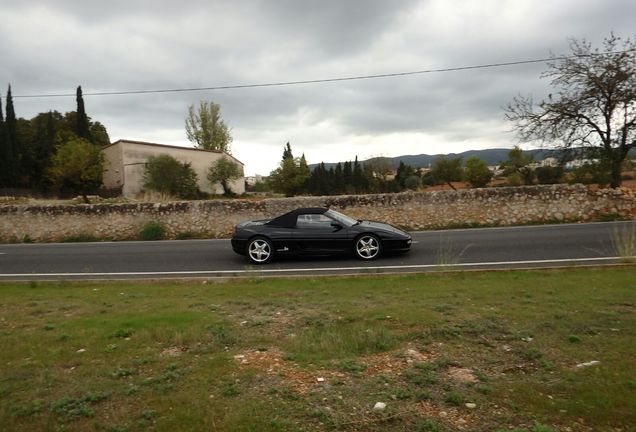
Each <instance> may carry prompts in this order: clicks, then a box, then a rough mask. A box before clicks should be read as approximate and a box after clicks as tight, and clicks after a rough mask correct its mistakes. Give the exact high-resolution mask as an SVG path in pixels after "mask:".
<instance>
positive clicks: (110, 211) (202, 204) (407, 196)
mask: <svg viewBox="0 0 636 432" xmlns="http://www.w3.org/2000/svg"><path fill="white" fill-rule="evenodd" d="M322 206H327V207H330V208H333V209H335V210H338V211H342V212H344V213H346V214H348V215H350V216H352V217H355V218H359V219H372V220H382V221H386V222H389V223H391V224H394V225H397V226H400V227H403V228H406V229H414V230H421V229H439V228H458V227H473V226H508V225H524V224H535V223H536V224H539V223H554V222H576V221H582V222H586V221H595V220H614V219H636V194H635V193H634V191H633V190H630V189H603V190H595V191H592V190H588V188H586V187H585V186H583V185H553V186H526V187H505V188H487V189H467V190H458V191H435V192H405V193H398V194H374V195H343V196H335V197H333V196H329V197H294V198H276V199H264V200H244V199H232V200H213V201H180V202H170V203H156V204H153V203H126V204H86V205H84V204H82V205H39V206H34V205H0V241H1V242H22V241H34V242H50V241H61V240H65V239H66V240H68V239H71V238H94V239H104V240H130V239H136V238H138V234H139V231H140V229H141V228H142V227H143V226H144V225H145V224H147V223H148V222H157V223H159V224H161V225H163V227H164V228H165V232H166V237H167V238H179V237H184V236H194V237H228V236H229V235H230V233H231V231H232V228H233V226H234V225H235V224H237V223H238V222H241V221H243V220H250V219H266V218H270V217H273V216H276V215H278V214H281V213H284V212H286V211H289V210H292V209H295V208H298V207H322Z"/></svg>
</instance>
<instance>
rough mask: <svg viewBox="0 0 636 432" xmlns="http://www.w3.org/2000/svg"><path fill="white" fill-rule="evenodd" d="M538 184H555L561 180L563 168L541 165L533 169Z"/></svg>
mask: <svg viewBox="0 0 636 432" xmlns="http://www.w3.org/2000/svg"><path fill="white" fill-rule="evenodd" d="M535 174H536V175H537V181H538V182H539V184H556V183H561V181H562V180H563V168H562V167H559V166H556V167H552V166H543V167H538V168H537V169H536V170H535Z"/></svg>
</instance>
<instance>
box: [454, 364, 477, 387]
mask: <svg viewBox="0 0 636 432" xmlns="http://www.w3.org/2000/svg"><path fill="white" fill-rule="evenodd" d="M448 377H449V378H450V379H452V380H453V381H457V382H460V383H463V384H468V383H474V382H477V377H476V376H475V374H474V371H473V370H472V369H467V368H459V367H451V368H450V369H449V370H448Z"/></svg>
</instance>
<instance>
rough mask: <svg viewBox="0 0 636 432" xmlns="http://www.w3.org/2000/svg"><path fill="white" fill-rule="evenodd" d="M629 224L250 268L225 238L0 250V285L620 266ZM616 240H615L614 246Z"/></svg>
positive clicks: (433, 238) (451, 234)
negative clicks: (370, 256) (361, 258)
mask: <svg viewBox="0 0 636 432" xmlns="http://www.w3.org/2000/svg"><path fill="white" fill-rule="evenodd" d="M635 230H636V223H635V222H606V223H589V224H563V225H542V226H526V227H509V228H483V229H461V230H447V231H419V232H413V233H412V235H413V241H414V244H413V246H412V249H411V251H410V252H409V253H407V254H402V255H395V256H386V257H381V258H380V259H378V260H375V261H372V262H362V261H359V260H356V259H354V258H348V257H341V258H333V257H314V258H286V259H282V260H276V261H275V262H273V263H271V264H268V265H265V266H254V265H250V264H249V263H248V262H247V261H246V260H245V258H244V257H242V256H239V255H236V254H235V253H234V252H232V249H231V246H230V242H229V240H175V241H158V242H109V243H105V242H103V243H48V244H7V245H0V281H2V280H55V279H58V280H60V279H63V280H72V279H155V278H186V277H187V278H190V277H204V278H212V277H234V276H284V275H327V274H365V273H407V272H423V271H437V270H450V269H453V270H456V269H489V268H499V269H501V268H533V267H560V266H574V265H598V264H610V263H616V262H619V261H620V259H621V256H620V255H621V253H619V252H618V251H617V246H619V244H620V243H622V242H624V240H620V238H622V239H626V238H627V233H629V232H630V231H631V232H632V233H634V232H636V231H635ZM617 239H619V240H617Z"/></svg>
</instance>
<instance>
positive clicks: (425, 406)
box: [418, 401, 479, 430]
mask: <svg viewBox="0 0 636 432" xmlns="http://www.w3.org/2000/svg"><path fill="white" fill-rule="evenodd" d="M418 411H419V413H420V414H421V415H422V416H423V417H425V418H426V417H428V418H435V419H437V420H439V421H440V422H442V423H445V424H446V425H447V426H452V427H453V428H454V429H455V430H474V426H475V424H476V423H477V422H478V421H479V418H478V417H477V416H476V415H475V414H473V413H471V412H466V410H465V409H461V410H460V409H459V408H453V407H447V406H438V405H435V404H433V403H431V402H428V401H424V402H420V403H419V404H418Z"/></svg>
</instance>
